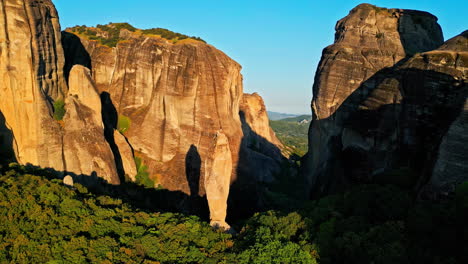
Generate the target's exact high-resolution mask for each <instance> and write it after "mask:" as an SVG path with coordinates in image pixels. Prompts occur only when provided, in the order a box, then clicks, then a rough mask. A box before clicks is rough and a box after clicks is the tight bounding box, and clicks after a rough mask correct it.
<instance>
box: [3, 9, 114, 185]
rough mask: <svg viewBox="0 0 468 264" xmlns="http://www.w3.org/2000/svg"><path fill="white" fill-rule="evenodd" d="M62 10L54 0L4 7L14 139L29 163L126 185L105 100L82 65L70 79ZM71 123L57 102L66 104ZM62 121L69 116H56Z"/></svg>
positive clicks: (6, 106)
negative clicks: (106, 129)
mask: <svg viewBox="0 0 468 264" xmlns="http://www.w3.org/2000/svg"><path fill="white" fill-rule="evenodd" d="M64 66H65V56H64V52H63V48H62V44H61V31H60V25H59V21H58V15H57V11H56V10H55V7H54V5H53V4H52V2H51V1H49V0H44V1H34V0H24V1H20V0H4V1H1V2H0V76H2V77H1V82H0V112H1V114H2V119H3V120H2V121H3V123H4V124H2V125H1V126H0V127H1V130H2V134H5V131H7V132H8V133H6V135H7V136H8V137H5V138H6V140H4V141H3V142H1V144H2V148H5V149H8V148H10V149H12V150H13V152H14V155H15V159H16V160H17V161H18V162H19V163H21V164H31V165H34V166H39V167H43V168H52V169H54V170H55V171H57V173H60V174H63V173H69V174H71V175H73V176H75V175H86V176H97V177H101V178H104V179H105V180H107V181H108V182H109V183H113V184H117V183H119V178H118V176H117V174H116V170H115V162H114V159H113V155H112V153H110V152H109V146H108V144H107V142H106V141H105V139H104V137H103V124H102V119H101V103H100V98H99V95H98V94H97V93H96V90H95V89H94V88H93V87H94V86H93V84H92V80H91V78H90V76H89V73H87V72H86V70H85V69H84V68H74V69H73V70H72V73H71V78H70V80H69V82H70V87H71V89H70V90H68V86H67V83H66V82H65V73H64V71H63V69H64ZM64 101H65V106H64V107H63V109H60V110H65V111H66V114H65V116H64V117H63V118H64V120H55V119H54V111H56V112H57V111H58V110H57V109H54V106H53V105H54V103H56V102H64ZM55 118H56V119H61V118H62V117H61V116H58V115H57V116H56V117H55Z"/></svg>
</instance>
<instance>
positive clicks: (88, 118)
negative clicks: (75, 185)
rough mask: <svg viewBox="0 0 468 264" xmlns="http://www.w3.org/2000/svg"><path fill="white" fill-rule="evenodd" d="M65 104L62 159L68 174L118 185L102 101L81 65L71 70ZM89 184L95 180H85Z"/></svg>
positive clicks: (89, 76) (87, 72)
mask: <svg viewBox="0 0 468 264" xmlns="http://www.w3.org/2000/svg"><path fill="white" fill-rule="evenodd" d="M69 76H70V77H69V82H68V84H69V88H70V89H69V91H68V97H67V98H66V100H65V105H66V109H67V112H66V114H65V116H64V119H63V121H64V128H63V130H64V136H63V155H64V159H65V161H66V170H67V172H69V173H73V174H76V175H86V176H95V177H97V176H99V177H100V178H103V179H104V180H106V181H107V182H109V183H112V184H119V183H120V179H119V176H118V174H117V169H116V166H115V160H114V154H113V153H112V150H111V148H110V146H109V144H108V143H107V141H106V139H105V137H104V125H103V122H102V113H101V98H100V96H99V94H98V93H97V90H96V88H95V86H94V82H93V80H92V78H91V75H90V73H89V70H88V69H87V68H85V67H83V66H81V65H76V66H74V67H73V68H72V70H71V72H70V75H69ZM83 180H88V181H89V183H91V184H92V183H93V181H94V182H95V181H96V179H92V178H91V179H89V177H84V178H83Z"/></svg>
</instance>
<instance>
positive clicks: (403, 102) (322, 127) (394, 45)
mask: <svg viewBox="0 0 468 264" xmlns="http://www.w3.org/2000/svg"><path fill="white" fill-rule="evenodd" d="M442 43H443V38H442V31H441V29H440V26H439V25H438V24H437V18H436V17H435V16H433V15H431V14H429V13H426V12H420V11H414V10H401V9H385V8H379V7H375V6H372V5H369V4H362V5H359V6H357V7H356V8H354V9H353V10H352V11H351V12H350V14H349V15H348V16H347V17H345V18H343V19H342V20H340V21H338V23H337V26H336V36H335V44H333V45H331V46H329V47H327V48H326V49H325V50H324V52H323V56H322V59H321V62H320V64H319V66H318V69H317V73H316V77H315V83H314V87H313V93H314V99H313V100H312V112H313V121H312V123H311V127H310V132H309V153H308V154H307V157H306V159H305V163H306V169H305V171H306V175H307V183H308V188H309V190H310V191H311V195H313V196H315V195H321V194H324V193H328V192H333V191H337V190H340V189H343V188H346V186H348V185H349V184H351V183H352V182H356V181H359V182H363V181H364V182H367V181H371V180H375V177H376V176H378V175H382V174H385V173H387V172H389V171H392V170H396V169H403V168H404V169H405V170H406V169H407V170H408V171H417V172H418V173H419V174H421V175H418V176H417V177H416V178H419V176H421V177H423V176H422V174H424V173H422V172H421V171H423V170H427V168H428V166H429V164H430V162H428V160H430V159H431V158H430V157H427V155H428V154H426V153H431V151H432V150H433V148H436V146H437V145H438V142H437V141H438V140H437V138H436V137H435V136H436V135H440V134H441V133H442V134H443V133H444V128H445V130H446V127H447V126H446V121H444V120H450V119H451V116H452V115H451V114H447V113H445V111H451V110H453V109H455V108H457V107H459V102H458V100H457V98H455V96H456V95H459V93H460V92H459V89H458V88H457V87H459V84H457V81H455V80H456V79H458V80H459V79H460V78H463V76H461V75H460V74H461V73H462V72H463V69H457V67H456V66H455V64H454V63H456V61H458V62H460V59H462V58H458V57H456V56H455V57H452V55H456V53H454V51H446V52H445V53H444V54H450V56H449V57H447V58H446V59H450V58H452V59H451V60H449V61H447V62H444V63H442V64H441V65H437V64H440V61H441V60H439V61H438V62H436V60H437V59H435V57H437V55H435V54H434V53H431V52H428V53H423V54H416V53H417V52H426V51H430V50H434V49H436V48H438V47H439V46H440V45H441V44H442ZM434 52H435V53H437V52H436V51H434ZM440 52H441V51H440ZM415 54H416V55H415ZM413 55H415V56H414V57H413V58H412V59H409V57H410V56H413ZM431 58H432V60H431ZM427 60H430V62H428V61H427ZM461 99H464V98H463V97H461ZM452 103H453V104H454V105H451V104H452ZM455 112H456V111H455ZM431 118H435V120H437V121H438V122H439V121H440V122H442V123H438V122H434V120H432V122H431V121H430V119H431ZM452 120H453V119H452ZM448 122H450V121H448ZM431 133H433V134H434V135H430V134H431ZM425 143H428V144H427V145H425ZM426 177H427V176H426ZM423 178H424V177H423ZM419 179H420V178H419ZM413 180H414V181H418V180H417V179H413Z"/></svg>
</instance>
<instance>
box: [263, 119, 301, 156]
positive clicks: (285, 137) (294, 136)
mask: <svg viewBox="0 0 468 264" xmlns="http://www.w3.org/2000/svg"><path fill="white" fill-rule="evenodd" d="M301 117H302V118H301ZM306 118H307V116H300V117H293V118H286V119H282V120H277V121H273V120H270V126H271V128H272V129H273V131H275V133H276V136H277V137H278V138H279V139H280V140H281V142H283V144H285V145H287V146H289V147H291V148H292V149H294V152H295V153H296V154H297V155H299V156H303V155H304V154H305V153H306V152H307V148H308V146H307V142H308V139H307V135H308V132H309V125H310V123H303V124H301V123H299V122H300V121H302V120H304V119H306Z"/></svg>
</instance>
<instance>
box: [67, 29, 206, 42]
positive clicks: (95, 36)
mask: <svg viewBox="0 0 468 264" xmlns="http://www.w3.org/2000/svg"><path fill="white" fill-rule="evenodd" d="M121 30H128V31H130V32H134V33H137V34H141V35H145V36H150V35H151V36H159V37H161V38H164V39H167V40H169V41H171V42H172V43H176V42H177V41H180V40H184V39H193V40H197V41H201V42H205V41H204V40H203V39H201V38H199V37H194V36H192V37H190V36H187V35H184V34H180V33H176V32H173V31H170V30H168V29H164V28H151V29H144V30H140V29H137V28H135V27H133V26H132V25H130V24H129V23H109V24H107V25H97V26H96V27H87V26H85V25H83V26H75V27H72V28H69V29H68V31H70V32H72V33H77V34H78V35H80V36H86V37H87V38H89V39H91V40H97V41H99V43H100V44H102V45H104V46H108V47H111V48H112V47H116V46H117V44H118V43H119V42H120V41H122V40H124V39H122V38H121Z"/></svg>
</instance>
